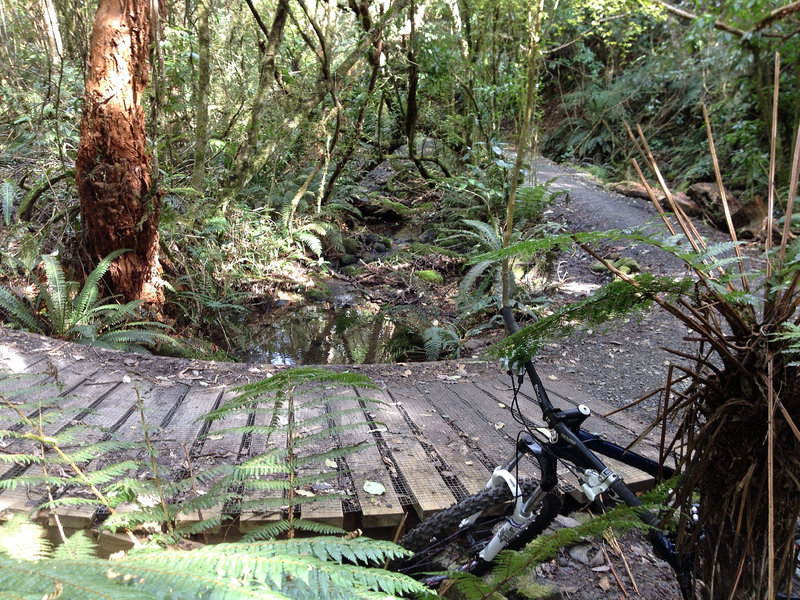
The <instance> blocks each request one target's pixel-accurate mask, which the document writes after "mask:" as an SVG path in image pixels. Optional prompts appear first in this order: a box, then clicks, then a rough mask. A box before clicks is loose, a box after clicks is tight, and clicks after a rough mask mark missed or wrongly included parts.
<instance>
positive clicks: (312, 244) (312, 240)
mask: <svg viewBox="0 0 800 600" xmlns="http://www.w3.org/2000/svg"><path fill="white" fill-rule="evenodd" d="M294 237H295V239H296V240H297V241H298V242H300V243H301V244H303V245H304V246H305V247H306V248H308V249H309V250H311V251H312V252H313V253H314V254H316V255H317V256H322V242H321V241H320V239H319V237H318V235H315V234H314V233H312V232H310V231H295V232H294Z"/></svg>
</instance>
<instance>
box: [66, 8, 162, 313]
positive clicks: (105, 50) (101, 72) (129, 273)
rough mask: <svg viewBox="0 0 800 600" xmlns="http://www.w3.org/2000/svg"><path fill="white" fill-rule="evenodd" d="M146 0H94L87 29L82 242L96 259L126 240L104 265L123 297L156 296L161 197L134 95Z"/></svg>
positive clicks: (144, 54)
mask: <svg viewBox="0 0 800 600" xmlns="http://www.w3.org/2000/svg"><path fill="white" fill-rule="evenodd" d="M149 44H150V3H149V0H100V3H99V5H98V8H97V15H96V17H95V21H94V27H93V29H92V39H91V50H90V55H89V71H88V75H87V80H86V91H85V95H84V109H83V120H82V122H81V142H80V146H79V148H78V156H77V159H76V163H75V180H76V183H77V185H78V193H79V195H80V200H81V217H82V221H83V227H84V236H85V243H86V246H87V250H88V251H89V254H90V256H91V257H92V259H93V260H95V261H98V260H100V259H101V258H102V257H104V256H106V255H108V254H109V253H111V252H112V251H113V250H117V249H120V248H128V249H130V250H131V252H127V253H126V254H123V255H122V256H121V257H120V258H118V259H117V260H116V261H114V264H113V265H112V266H111V269H110V271H109V273H110V276H111V283H112V290H113V291H114V293H117V294H120V295H121V296H122V297H123V298H124V299H125V300H132V299H137V298H138V299H143V300H145V301H147V302H157V303H161V302H163V291H162V289H161V284H160V282H161V277H160V276H161V265H160V264H159V261H158V216H159V212H160V198H159V195H158V193H157V192H156V191H155V190H152V189H151V176H152V170H151V164H150V161H151V154H150V150H149V148H148V145H147V137H146V133H145V118H144V110H143V108H142V106H141V98H142V95H143V93H144V90H145V86H146V85H147V80H148V67H149V65H148V47H149Z"/></svg>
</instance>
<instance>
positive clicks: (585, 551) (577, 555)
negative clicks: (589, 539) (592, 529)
mask: <svg viewBox="0 0 800 600" xmlns="http://www.w3.org/2000/svg"><path fill="white" fill-rule="evenodd" d="M590 549H591V546H590V545H589V544H576V545H575V546H572V547H571V548H569V549H568V550H567V554H569V556H570V558H571V559H572V560H574V561H576V562H579V563H581V564H582V565H588V564H589V550H590Z"/></svg>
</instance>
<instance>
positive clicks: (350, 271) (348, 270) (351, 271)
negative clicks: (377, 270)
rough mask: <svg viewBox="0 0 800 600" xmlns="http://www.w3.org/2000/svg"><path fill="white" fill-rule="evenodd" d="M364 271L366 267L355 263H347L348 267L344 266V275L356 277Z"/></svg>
mask: <svg viewBox="0 0 800 600" xmlns="http://www.w3.org/2000/svg"><path fill="white" fill-rule="evenodd" d="M363 272H364V269H363V268H361V267H357V266H355V265H347V266H346V267H342V275H346V276H347V277H356V276H358V275H361V273H363Z"/></svg>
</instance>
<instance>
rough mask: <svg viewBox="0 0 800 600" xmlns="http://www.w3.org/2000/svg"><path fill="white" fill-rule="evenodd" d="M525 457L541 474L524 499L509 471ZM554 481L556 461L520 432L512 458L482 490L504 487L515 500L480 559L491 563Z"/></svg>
mask: <svg viewBox="0 0 800 600" xmlns="http://www.w3.org/2000/svg"><path fill="white" fill-rule="evenodd" d="M525 454H531V455H533V457H534V458H536V460H537V462H538V463H539V467H540V469H541V471H542V478H541V480H540V481H539V483H538V485H537V486H536V488H535V489H534V490H533V492H532V493H531V495H530V496H529V497H528V498H524V497H523V496H522V489H521V487H520V486H519V485H518V483H517V480H516V478H515V477H514V475H512V471H514V470H516V467H517V465H518V464H519V461H520V460H521V459H522V457H523V456H524V455H525ZM557 482H558V476H557V474H556V461H555V459H554V458H553V457H551V456H548V453H547V452H546V451H545V449H544V448H543V447H542V445H541V444H539V442H537V441H536V440H534V439H533V438H532V437H531V436H530V435H529V434H527V433H524V434H522V435H521V436H520V438H519V441H518V442H517V447H516V451H515V452H514V455H513V456H512V457H511V458H510V459H509V460H508V461H507V462H506V463H505V464H504V465H502V466H499V467H497V468H496V469H495V470H494V473H492V478H491V479H490V480H489V482H488V483H487V484H486V487H487V488H489V487H494V486H502V485H507V486H508V487H509V489H510V490H511V494H512V496H513V497H515V498H516V500H515V505H514V512H513V513H512V514H511V515H509V516H507V517H506V522H505V523H504V524H503V526H502V527H501V528H500V529H499V530H498V531H497V533H496V534H495V535H494V536H493V537H492V539H491V540H490V541H489V543H488V544H487V545H486V547H485V548H484V549H483V550H482V551H481V553H480V554H479V556H480V558H481V559H482V560H484V561H486V562H491V561H492V560H494V558H495V556H497V554H498V553H499V552H500V551H501V550H503V548H505V547H506V545H507V544H508V542H509V541H510V540H511V538H513V537H514V536H515V535H516V534H517V533H519V532H520V530H522V529H523V528H525V527H526V526H527V525H528V524H529V523H530V522H531V521H532V520H533V519H534V517H535V516H536V512H535V511H536V509H537V508H538V507H539V506H540V505H541V504H542V502H543V501H544V498H545V496H546V495H547V494H548V493H549V492H551V491H552V490H553V489H554V488H555V487H556V483H557ZM477 517H478V515H473V517H470V518H469V519H465V520H464V521H462V526H463V525H466V524H471V522H474V521H475V520H476V519H477Z"/></svg>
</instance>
